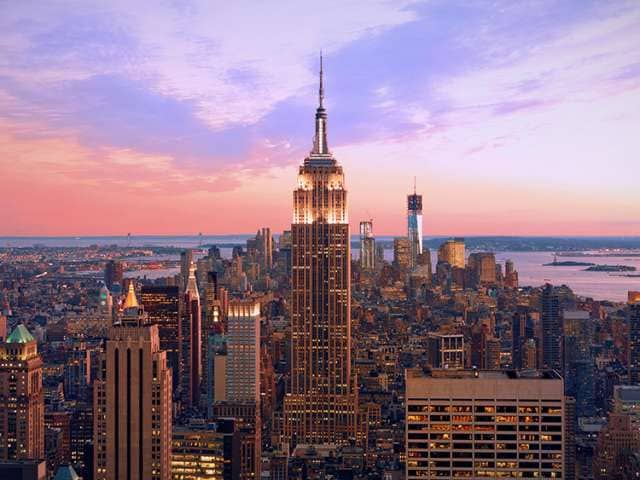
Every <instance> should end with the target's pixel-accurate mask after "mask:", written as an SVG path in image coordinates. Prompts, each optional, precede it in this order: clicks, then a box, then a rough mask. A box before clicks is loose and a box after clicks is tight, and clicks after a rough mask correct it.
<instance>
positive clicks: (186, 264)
mask: <svg viewBox="0 0 640 480" xmlns="http://www.w3.org/2000/svg"><path fill="white" fill-rule="evenodd" d="M192 266H193V250H191V249H187V250H183V251H182V252H180V273H179V277H180V278H179V280H180V281H179V285H180V291H181V292H182V293H184V292H185V291H186V290H187V283H188V282H189V274H190V273H191V267H192Z"/></svg>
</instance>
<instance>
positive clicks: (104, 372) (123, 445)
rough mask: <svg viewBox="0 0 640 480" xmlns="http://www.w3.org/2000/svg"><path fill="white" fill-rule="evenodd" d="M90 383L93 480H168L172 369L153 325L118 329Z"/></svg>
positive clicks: (111, 338)
mask: <svg viewBox="0 0 640 480" xmlns="http://www.w3.org/2000/svg"><path fill="white" fill-rule="evenodd" d="M99 377H100V378H99V379H98V380H96V381H95V382H94V475H93V478H94V479H95V480H119V479H130V480H169V479H170V478H171V419H172V406H171V387H172V384H171V369H170V368H169V366H168V364H167V356H166V353H165V352H163V351H162V350H161V349H160V336H159V334H158V326H157V325H142V324H140V325H139V326H132V325H131V324H130V323H129V324H127V325H126V326H121V325H116V326H113V327H112V328H111V329H110V330H109V338H108V340H107V343H106V349H105V353H104V357H103V360H102V366H101V369H100V375H99Z"/></svg>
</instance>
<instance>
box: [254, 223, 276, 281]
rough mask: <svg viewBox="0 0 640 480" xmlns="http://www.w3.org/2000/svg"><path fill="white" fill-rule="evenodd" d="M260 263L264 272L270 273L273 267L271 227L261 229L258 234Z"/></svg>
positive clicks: (257, 242)
mask: <svg viewBox="0 0 640 480" xmlns="http://www.w3.org/2000/svg"><path fill="white" fill-rule="evenodd" d="M256 244H257V245H256V246H257V248H258V261H259V262H260V268H262V271H263V272H268V271H269V270H271V267H272V266H273V237H272V236H271V229H270V228H269V227H263V228H261V229H260V230H259V231H258V233H257V234H256Z"/></svg>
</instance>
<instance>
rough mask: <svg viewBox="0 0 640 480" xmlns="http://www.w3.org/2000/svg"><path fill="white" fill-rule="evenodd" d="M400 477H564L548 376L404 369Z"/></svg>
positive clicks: (556, 383) (557, 399)
mask: <svg viewBox="0 0 640 480" xmlns="http://www.w3.org/2000/svg"><path fill="white" fill-rule="evenodd" d="M406 386H407V387H406V418H407V421H406V437H405V438H406V456H407V461H406V477H405V478H407V479H435V478H437V479H453V478H564V476H563V470H564V437H563V435H564V388H563V385H562V378H561V377H560V376H559V375H558V374H557V373H556V372H528V373H526V374H525V373H517V372H514V371H501V372H498V371H478V370H451V369H443V370H432V371H427V372H425V371H423V370H422V369H407V370H406Z"/></svg>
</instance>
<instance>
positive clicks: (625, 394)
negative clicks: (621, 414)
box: [614, 385, 640, 402]
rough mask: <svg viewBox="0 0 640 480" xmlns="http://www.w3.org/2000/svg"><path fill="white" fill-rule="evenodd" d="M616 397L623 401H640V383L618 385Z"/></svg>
mask: <svg viewBox="0 0 640 480" xmlns="http://www.w3.org/2000/svg"><path fill="white" fill-rule="evenodd" d="M614 397H616V398H619V399H620V400H622V401H623V402H640V385H616V386H615V387H614Z"/></svg>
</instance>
